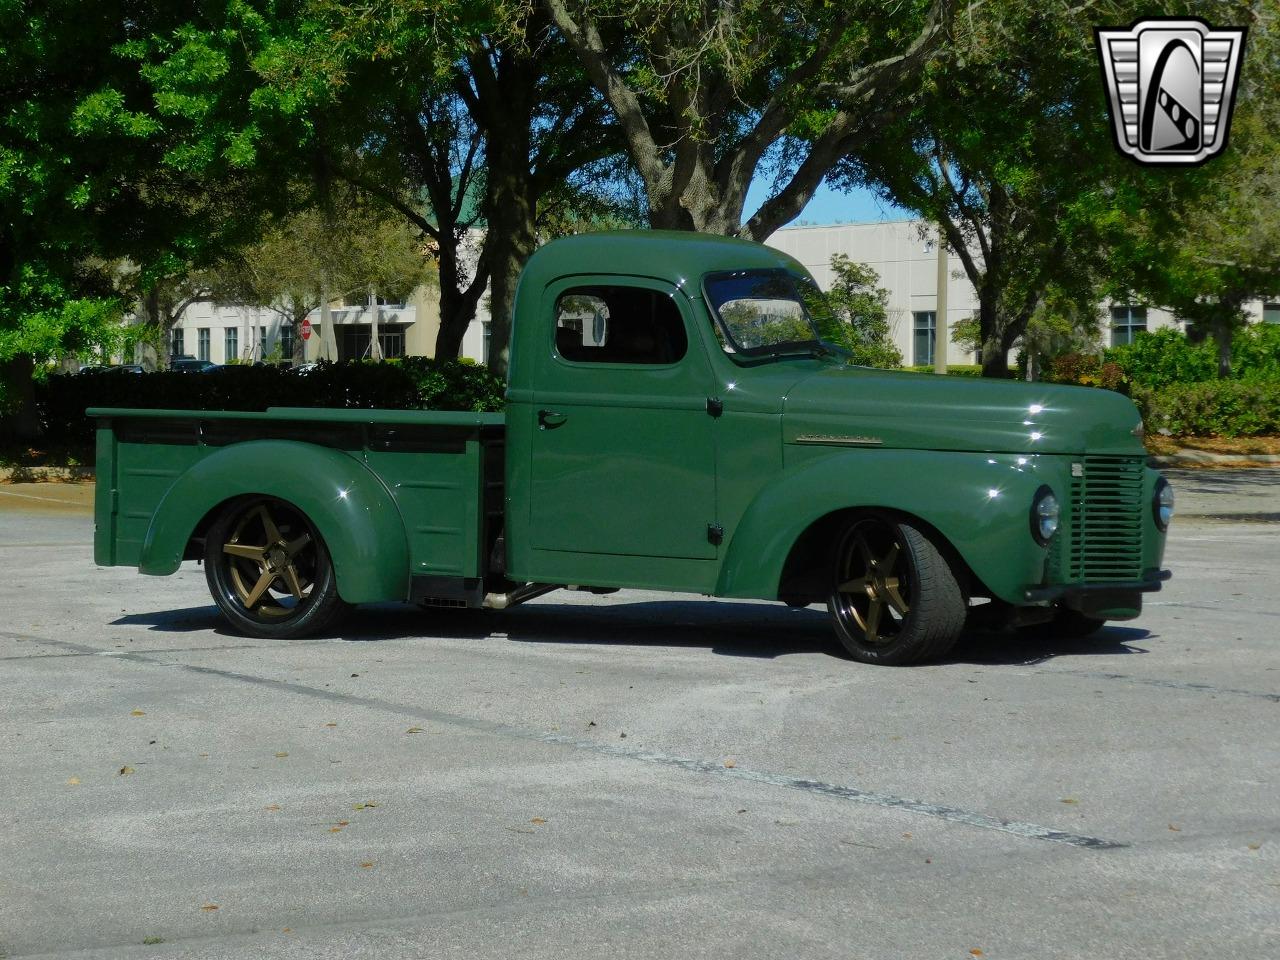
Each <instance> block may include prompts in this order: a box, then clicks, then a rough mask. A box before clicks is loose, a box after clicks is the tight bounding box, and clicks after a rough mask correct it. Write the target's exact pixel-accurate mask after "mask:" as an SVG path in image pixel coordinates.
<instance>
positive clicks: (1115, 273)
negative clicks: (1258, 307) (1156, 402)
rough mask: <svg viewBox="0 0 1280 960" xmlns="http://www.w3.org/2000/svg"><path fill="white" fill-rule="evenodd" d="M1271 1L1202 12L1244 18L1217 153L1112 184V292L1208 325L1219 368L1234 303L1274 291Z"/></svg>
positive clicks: (1226, 367) (1278, 286)
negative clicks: (1174, 171)
mask: <svg viewBox="0 0 1280 960" xmlns="http://www.w3.org/2000/svg"><path fill="white" fill-rule="evenodd" d="M1275 9H1276V8H1275V4H1274V2H1273V0H1269V2H1265V3H1247V2H1236V3H1228V4H1224V5H1223V9H1221V10H1220V11H1219V12H1217V13H1215V14H1214V15H1213V16H1212V17H1211V18H1210V19H1211V20H1214V21H1215V22H1218V23H1234V24H1243V23H1248V24H1249V35H1248V40H1247V42H1246V45H1245V51H1244V62H1243V65H1242V68H1241V72H1240V81H1239V89H1238V92H1237V96H1236V107H1235V111H1234V113H1233V116H1232V119H1231V132H1230V141H1229V145H1228V147H1227V149H1226V150H1225V152H1224V153H1223V155H1222V156H1221V157H1220V158H1218V159H1217V160H1214V161H1213V162H1211V163H1207V164H1205V165H1203V166H1201V167H1197V168H1194V169H1185V170H1179V171H1178V175H1177V178H1176V180H1171V179H1170V178H1169V177H1166V176H1158V175H1152V173H1151V172H1148V173H1147V175H1146V176H1137V175H1134V176H1131V177H1130V178H1128V180H1127V181H1123V182H1121V181H1118V182H1117V183H1116V184H1115V185H1114V193H1115V198H1116V201H1117V205H1118V206H1119V207H1120V208H1121V210H1122V213H1121V215H1119V216H1117V217H1116V219H1115V221H1114V223H1113V224H1112V225H1111V230H1110V232H1109V233H1110V235H1109V236H1108V238H1107V244H1108V246H1109V248H1110V262H1111V268H1112V269H1111V273H1112V276H1111V278H1110V280H1111V283H1110V286H1111V287H1112V290H1111V292H1112V293H1113V295H1114V296H1115V297H1116V298H1117V299H1119V300H1122V301H1123V300H1130V301H1132V300H1141V301H1143V302H1146V303H1150V304H1153V305H1159V306H1162V307H1166V308H1168V309H1170V310H1171V311H1173V312H1174V313H1176V314H1177V315H1178V316H1180V317H1182V318H1183V319H1185V320H1188V321H1192V322H1195V323H1196V324H1197V325H1198V326H1199V327H1200V329H1202V330H1204V331H1205V332H1207V333H1209V334H1211V335H1212V336H1213V339H1214V341H1215V342H1216V344H1217V347H1218V350H1217V353H1216V361H1215V362H1216V368H1217V375H1218V376H1219V377H1223V378H1226V377H1230V376H1231V375H1232V369H1231V368H1232V364H1233V360H1232V354H1233V343H1232V338H1233V334H1235V332H1236V331H1237V330H1238V329H1239V328H1240V327H1241V326H1242V325H1243V324H1244V322H1245V313H1244V311H1243V310H1242V309H1241V308H1242V306H1243V304H1245V303H1247V302H1248V301H1250V300H1254V299H1258V298H1260V297H1264V296H1267V297H1270V296H1272V295H1275V294H1277V293H1280V96H1277V93H1276V92H1277V90H1280V20H1278V19H1277V17H1276V16H1275Z"/></svg>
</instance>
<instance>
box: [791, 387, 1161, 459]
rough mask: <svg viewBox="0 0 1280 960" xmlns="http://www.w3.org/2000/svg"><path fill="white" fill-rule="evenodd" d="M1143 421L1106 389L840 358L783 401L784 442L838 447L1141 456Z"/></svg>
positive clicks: (1130, 405)
mask: <svg viewBox="0 0 1280 960" xmlns="http://www.w3.org/2000/svg"><path fill="white" fill-rule="evenodd" d="M1140 424H1141V418H1140V417H1139V415H1138V411H1137V410H1136V409H1135V408H1134V405H1133V402H1132V401H1130V400H1129V399H1128V398H1127V397H1125V396H1122V395H1121V394H1118V393H1113V392H1112V391H1110V390H1101V389H1096V388H1093V387H1066V386H1057V385H1053V384H1043V383H1022V382H1019V381H1012V380H984V379H980V378H976V377H954V376H952V377H939V376H932V375H929V374H919V373H899V372H894V371H888V370H874V369H871V368H868V367H849V366H835V365H829V366H825V367H823V368H822V369H820V370H818V371H816V372H814V373H812V374H810V375H809V376H807V377H804V378H803V379H800V380H799V381H798V382H796V383H795V384H794V385H793V386H792V387H791V389H790V390H789V391H788V392H787V396H786V399H785V401H784V404H783V441H784V442H786V443H818V444H822V443H830V444H832V445H836V446H866V447H886V448H911V449H925V450H972V451H986V452H1001V453H1066V454H1081V453H1085V452H1088V453H1109V454H1128V455H1141V454H1142V453H1144V452H1145V451H1144V448H1143V445H1142V441H1141V439H1140V438H1139V436H1138V434H1137V433H1135V429H1136V428H1137V427H1139V425H1140Z"/></svg>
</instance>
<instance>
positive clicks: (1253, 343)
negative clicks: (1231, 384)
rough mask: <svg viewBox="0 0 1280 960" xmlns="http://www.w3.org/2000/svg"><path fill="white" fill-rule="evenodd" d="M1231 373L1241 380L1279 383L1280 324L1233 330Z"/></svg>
mask: <svg viewBox="0 0 1280 960" xmlns="http://www.w3.org/2000/svg"><path fill="white" fill-rule="evenodd" d="M1215 372H1216V371H1215ZM1231 373H1232V375H1233V376H1235V377H1239V378H1241V379H1243V380H1280V323H1254V324H1250V325H1249V326H1247V327H1244V328H1243V329H1241V330H1237V331H1236V335H1235V336H1234V337H1232V338H1231Z"/></svg>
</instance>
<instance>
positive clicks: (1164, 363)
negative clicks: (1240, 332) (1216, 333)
mask: <svg viewBox="0 0 1280 960" xmlns="http://www.w3.org/2000/svg"><path fill="white" fill-rule="evenodd" d="M1103 356H1104V357H1105V359H1106V361H1107V362H1109V363H1114V364H1116V365H1117V366H1119V368H1120V369H1121V370H1123V371H1124V375H1125V377H1126V378H1127V379H1128V381H1129V382H1130V383H1134V384H1138V385H1140V386H1143V387H1164V386H1168V385H1169V384H1171V383H1200V382H1202V381H1205V380H1212V379H1214V378H1215V377H1216V376H1217V375H1218V354H1217V348H1215V347H1214V345H1213V344H1212V343H1211V342H1209V341H1204V342H1202V343H1192V342H1191V341H1190V340H1188V339H1187V337H1186V335H1184V334H1183V333H1181V332H1179V331H1178V330H1175V329H1173V328H1172V327H1167V328H1165V329H1163V330H1155V331H1151V332H1147V333H1140V334H1138V335H1137V336H1136V337H1135V338H1134V340H1133V343H1130V344H1126V345H1124V346H1122V347H1112V348H1111V349H1109V350H1107V351H1105V353H1104V354H1103Z"/></svg>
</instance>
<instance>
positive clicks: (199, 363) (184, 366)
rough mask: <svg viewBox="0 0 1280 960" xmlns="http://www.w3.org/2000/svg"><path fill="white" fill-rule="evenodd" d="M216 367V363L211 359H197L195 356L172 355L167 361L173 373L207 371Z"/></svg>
mask: <svg viewBox="0 0 1280 960" xmlns="http://www.w3.org/2000/svg"><path fill="white" fill-rule="evenodd" d="M217 368H218V364H216V363H214V362H213V361H212V360H197V359H196V358H195V357H174V358H173V359H172V360H170V361H169V369H170V370H172V371H174V372H175V373H208V372H209V371H210V370H216V369H217Z"/></svg>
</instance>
